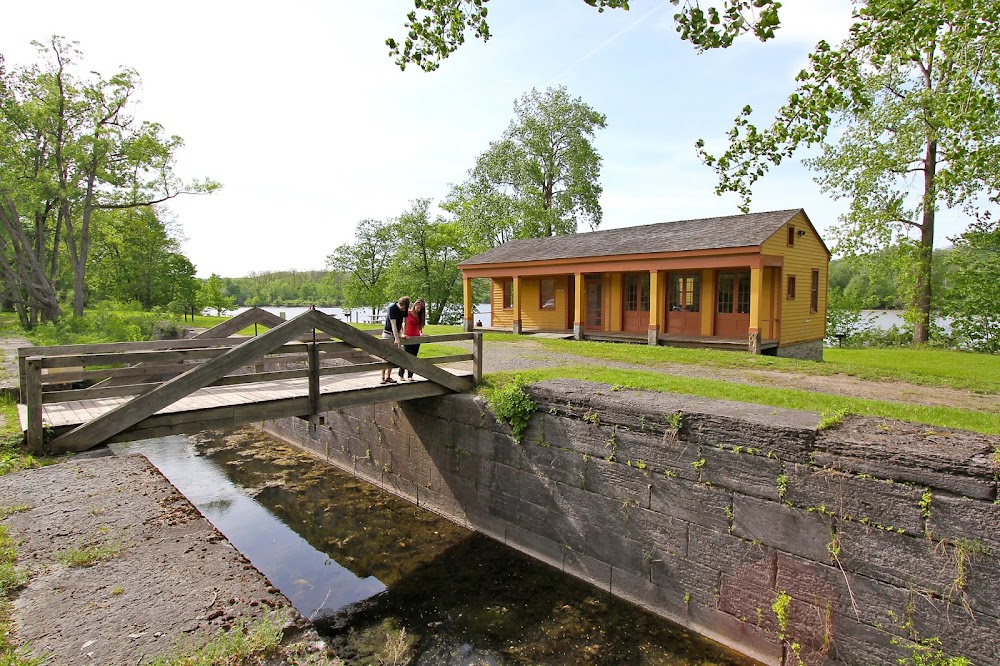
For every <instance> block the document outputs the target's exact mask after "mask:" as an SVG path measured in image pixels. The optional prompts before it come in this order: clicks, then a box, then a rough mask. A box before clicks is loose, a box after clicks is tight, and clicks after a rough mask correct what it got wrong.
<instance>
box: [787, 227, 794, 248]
mask: <svg viewBox="0 0 1000 666" xmlns="http://www.w3.org/2000/svg"><path fill="white" fill-rule="evenodd" d="M788 244H789V245H795V227H793V226H792V225H790V224H789V225H788Z"/></svg>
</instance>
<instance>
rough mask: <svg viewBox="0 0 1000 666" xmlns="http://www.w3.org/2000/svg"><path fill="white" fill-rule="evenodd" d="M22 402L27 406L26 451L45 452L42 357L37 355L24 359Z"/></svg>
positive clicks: (31, 452) (33, 452)
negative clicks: (23, 392) (23, 393)
mask: <svg viewBox="0 0 1000 666" xmlns="http://www.w3.org/2000/svg"><path fill="white" fill-rule="evenodd" d="M24 369H25V372H24V384H25V395H24V397H23V399H24V404H25V405H26V406H27V408H28V453H30V454H31V455H35V456H37V455H41V454H43V453H44V452H45V428H44V423H43V422H42V359H41V358H40V357H38V356H32V357H30V358H26V359H25V361H24Z"/></svg>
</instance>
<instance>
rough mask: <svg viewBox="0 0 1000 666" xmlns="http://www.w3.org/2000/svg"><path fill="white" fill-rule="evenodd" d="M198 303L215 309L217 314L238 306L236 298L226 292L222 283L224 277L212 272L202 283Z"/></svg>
mask: <svg viewBox="0 0 1000 666" xmlns="http://www.w3.org/2000/svg"><path fill="white" fill-rule="evenodd" d="M198 303H199V304H200V305H201V306H203V307H206V308H211V309H213V310H215V314H216V315H218V316H220V317H221V316H222V313H223V312H225V311H226V310H232V309H234V308H235V307H236V299H234V298H233V297H232V296H230V295H229V294H227V293H226V290H225V287H224V286H223V284H222V278H221V277H219V276H218V275H216V274H215V273H212V275H210V276H209V278H208V279H207V280H205V282H204V283H203V284H202V285H201V289H200V290H199V292H198Z"/></svg>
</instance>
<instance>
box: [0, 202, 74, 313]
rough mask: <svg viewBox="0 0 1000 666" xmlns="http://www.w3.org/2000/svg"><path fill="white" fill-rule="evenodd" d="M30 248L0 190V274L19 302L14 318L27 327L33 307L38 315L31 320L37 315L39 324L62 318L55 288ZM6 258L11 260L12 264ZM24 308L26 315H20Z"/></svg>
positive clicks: (16, 217) (18, 220)
mask: <svg viewBox="0 0 1000 666" xmlns="http://www.w3.org/2000/svg"><path fill="white" fill-rule="evenodd" d="M8 246H9V247H8ZM32 249H33V245H32V243H31V241H30V240H29V239H28V237H27V234H25V232H24V227H23V226H22V225H21V217H20V215H19V214H18V212H17V209H16V207H15V206H14V202H13V201H11V199H10V198H9V197H8V196H7V193H6V192H4V191H0V275H2V276H3V279H4V281H5V282H6V283H7V284H8V285H9V287H10V289H11V294H12V296H15V297H17V299H19V300H20V301H21V302H22V308H21V309H20V310H19V311H18V316H19V317H20V318H21V323H22V324H25V323H27V324H28V325H31V323H32V321H33V320H34V321H37V319H33V317H32V315H31V311H32V310H33V309H35V308H37V309H38V312H36V313H35V315H34V317H37V315H38V313H39V312H40V314H41V318H42V320H43V321H55V320H57V319H59V317H60V316H61V315H62V311H61V310H60V309H59V299H58V298H57V297H56V293H55V289H54V288H53V286H52V283H51V282H50V281H49V279H48V278H47V277H46V275H45V267H44V265H43V264H42V263H40V262H39V261H38V259H37V257H36V256H35V254H34V252H33V251H32ZM8 250H9V252H8ZM8 257H13V261H10V260H8ZM24 309H27V312H23V310H24Z"/></svg>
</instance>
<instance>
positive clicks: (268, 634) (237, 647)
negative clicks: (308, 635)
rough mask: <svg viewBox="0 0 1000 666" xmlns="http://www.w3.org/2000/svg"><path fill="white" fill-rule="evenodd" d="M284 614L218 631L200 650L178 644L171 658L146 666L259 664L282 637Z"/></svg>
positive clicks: (157, 659) (271, 654) (158, 659)
mask: <svg viewBox="0 0 1000 666" xmlns="http://www.w3.org/2000/svg"><path fill="white" fill-rule="evenodd" d="M286 617H287V614H281V613H275V614H271V615H267V616H265V617H262V618H260V619H259V620H257V621H255V622H252V623H251V622H247V621H246V620H244V619H240V620H238V621H237V622H236V624H235V625H233V627H232V628H231V629H228V630H225V629H220V630H219V631H218V632H217V633H216V634H215V636H214V637H213V638H212V640H210V641H209V642H208V643H206V644H205V645H203V646H201V647H200V648H193V647H191V646H190V645H182V644H179V645H178V646H177V647H175V648H174V650H173V651H172V652H171V654H169V655H166V656H162V657H158V658H155V659H153V660H152V661H150V662H149V664H150V665H151V666H227V665H228V664H260V663H263V660H264V658H266V657H269V656H274V655H275V654H276V653H277V651H278V646H279V645H280V643H281V637H282V635H283V633H282V629H281V627H282V626H283V625H284V623H285V620H286Z"/></svg>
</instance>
